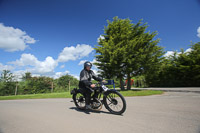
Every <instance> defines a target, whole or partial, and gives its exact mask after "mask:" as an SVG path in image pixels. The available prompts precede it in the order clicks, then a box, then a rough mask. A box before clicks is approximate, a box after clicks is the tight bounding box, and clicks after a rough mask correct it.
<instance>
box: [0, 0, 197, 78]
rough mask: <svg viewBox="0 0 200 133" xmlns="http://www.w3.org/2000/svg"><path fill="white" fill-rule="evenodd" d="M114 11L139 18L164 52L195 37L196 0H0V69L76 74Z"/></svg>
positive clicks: (18, 72) (134, 19)
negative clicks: (154, 32)
mask: <svg viewBox="0 0 200 133" xmlns="http://www.w3.org/2000/svg"><path fill="white" fill-rule="evenodd" d="M115 16H118V17H119V18H122V19H125V18H129V19H131V20H132V22H133V23H137V22H138V21H139V20H140V19H143V22H147V23H148V25H149V27H148V29H147V30H148V31H150V32H153V31H157V32H158V35H157V36H156V38H160V39H161V41H160V43H159V44H158V45H160V46H162V47H164V48H165V51H166V52H167V51H169V52H170V51H173V50H177V51H180V49H181V48H183V49H184V50H187V49H188V48H189V47H190V46H189V45H190V42H191V41H192V42H194V43H196V42H200V35H199V36H198V34H200V28H199V27H200V0H101V1H99V0H0V71H2V70H4V69H9V70H11V71H12V72H13V73H15V74H16V75H21V74H23V73H24V72H27V71H29V72H31V73H32V74H33V75H45V76H51V77H54V78H58V77H59V76H61V75H63V74H66V73H69V74H70V75H73V76H75V77H78V76H79V73H80V71H81V69H82V68H83V65H82V63H83V62H84V61H85V60H89V61H95V60H94V59H95V58H94V55H95V51H94V50H93V48H94V47H95V45H97V39H98V38H99V37H100V35H102V34H104V26H107V20H110V21H112V18H113V17H115ZM198 28H199V30H198ZM93 69H94V70H95V71H97V70H96V68H95V67H93Z"/></svg>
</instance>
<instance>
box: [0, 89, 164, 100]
mask: <svg viewBox="0 0 200 133" xmlns="http://www.w3.org/2000/svg"><path fill="white" fill-rule="evenodd" d="M119 92H120V93H121V94H122V95H123V96H124V97H132V96H149V95H159V94H162V93H163V91H155V90H141V91H138V90H128V91H119ZM71 97H72V95H70V93H69V92H62V93H45V94H30V95H16V96H14V95H12V96H0V100H14V99H44V98H71Z"/></svg>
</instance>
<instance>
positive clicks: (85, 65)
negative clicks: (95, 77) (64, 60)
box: [84, 61, 92, 68]
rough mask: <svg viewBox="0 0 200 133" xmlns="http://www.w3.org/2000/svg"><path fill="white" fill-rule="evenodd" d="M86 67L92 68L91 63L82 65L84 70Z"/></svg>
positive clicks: (87, 62)
mask: <svg viewBox="0 0 200 133" xmlns="http://www.w3.org/2000/svg"><path fill="white" fill-rule="evenodd" d="M87 66H89V67H90V68H92V63H90V62H89V61H86V62H85V63H84V68H86V67H87Z"/></svg>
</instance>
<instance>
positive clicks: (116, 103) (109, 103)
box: [71, 82, 126, 115]
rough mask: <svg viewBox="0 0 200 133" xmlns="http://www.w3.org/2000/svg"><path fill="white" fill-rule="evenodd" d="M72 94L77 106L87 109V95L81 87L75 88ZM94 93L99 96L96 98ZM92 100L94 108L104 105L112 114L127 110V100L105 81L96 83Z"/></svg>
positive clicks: (100, 107)
mask: <svg viewBox="0 0 200 133" xmlns="http://www.w3.org/2000/svg"><path fill="white" fill-rule="evenodd" d="M71 94H72V99H73V101H74V103H75V105H76V107H77V108H79V109H83V110H84V109H86V107H85V106H86V103H85V99H86V98H85V97H86V96H85V94H84V92H83V91H82V90H81V89H77V88H74V89H73V90H72V91H71ZM94 95H97V96H98V97H97V98H95V97H94ZM102 95H103V97H102ZM90 101H91V103H90V104H91V107H92V109H93V110H97V111H99V110H101V109H102V106H103V105H104V106H105V108H106V109H107V110H108V111H110V112H111V113H112V114H117V115H121V114H122V113H124V112H125V110H126V100H125V99H124V97H123V96H122V95H121V94H120V93H119V92H118V91H117V90H115V89H109V88H107V87H106V86H105V85H104V83H103V82H98V83H97V84H96V87H95V88H94V89H93V93H92V96H91V100H90Z"/></svg>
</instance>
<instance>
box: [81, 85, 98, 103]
mask: <svg viewBox="0 0 200 133" xmlns="http://www.w3.org/2000/svg"><path fill="white" fill-rule="evenodd" d="M82 90H83V93H84V94H85V103H86V105H90V102H91V98H94V99H95V98H97V97H98V94H97V92H96V91H95V90H92V89H91V88H84V89H82ZM93 91H94V95H93V96H91V94H92V93H93Z"/></svg>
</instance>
